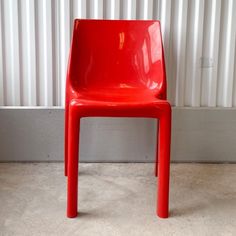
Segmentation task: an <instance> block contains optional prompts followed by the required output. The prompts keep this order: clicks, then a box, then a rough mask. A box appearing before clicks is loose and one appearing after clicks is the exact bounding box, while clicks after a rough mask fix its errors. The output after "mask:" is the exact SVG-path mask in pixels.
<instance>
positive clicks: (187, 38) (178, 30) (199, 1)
mask: <svg viewBox="0 0 236 236" xmlns="http://www.w3.org/2000/svg"><path fill="white" fill-rule="evenodd" d="M75 18H93V19H159V20H160V21H161V27H162V35H163V39H164V48H165V57H166V65H167V77H168V98H169V100H170V101H171V103H172V105H174V106H179V107H236V45H235V44H236V39H235V35H236V1H235V0H70V1H69V0H0V106H44V107H45V106H46V107H51V106H64V93H65V76H66V67H67V59H68V52H69V47H70V39H71V33H72V27H73V19H75Z"/></svg>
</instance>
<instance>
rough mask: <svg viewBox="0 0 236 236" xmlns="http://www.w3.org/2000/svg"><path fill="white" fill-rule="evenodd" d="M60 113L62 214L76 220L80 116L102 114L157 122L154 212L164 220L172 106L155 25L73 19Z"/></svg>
mask: <svg viewBox="0 0 236 236" xmlns="http://www.w3.org/2000/svg"><path fill="white" fill-rule="evenodd" d="M65 114H66V115H65V175H66V176H67V174H68V195H67V197H68V199H67V216H68V217H71V218H72V217H76V216H77V193H78V150H79V147H78V143H79V130H80V118H82V117H94V116H101V117H151V118H157V119H159V129H158V130H159V139H158V140H159V141H158V142H159V143H158V145H157V147H158V155H156V157H157V158H156V175H157V162H159V164H158V176H159V177H158V207H157V214H158V216H160V217H162V218H166V217H168V202H169V200H168V198H169V167H170V137H171V106H170V104H169V103H168V102H167V101H166V75H165V62H164V54H163V46H162V39H161V31H160V23H159V21H141V20H138V21H136V20H131V21H129V20H75V22H74V31H73V39H72V45H71V51H70V58H69V64H68V73H67V83H66V112H65ZM158 157H159V158H158ZM158 159H159V160H158Z"/></svg>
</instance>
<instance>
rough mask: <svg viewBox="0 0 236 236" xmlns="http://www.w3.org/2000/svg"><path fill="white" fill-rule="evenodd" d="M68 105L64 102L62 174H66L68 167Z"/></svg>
mask: <svg viewBox="0 0 236 236" xmlns="http://www.w3.org/2000/svg"><path fill="white" fill-rule="evenodd" d="M68 108H69V106H68V105H67V104H66V107H65V140H64V142H65V143H64V174H65V176H67V172H68V171H67V168H68V115H69V114H68V113H69V112H68V110H69V109H68Z"/></svg>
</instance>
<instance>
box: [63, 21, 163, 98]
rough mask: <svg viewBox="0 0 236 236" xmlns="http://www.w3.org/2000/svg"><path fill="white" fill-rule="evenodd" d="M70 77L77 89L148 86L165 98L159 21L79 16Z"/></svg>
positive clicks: (71, 58) (70, 65)
mask: <svg viewBox="0 0 236 236" xmlns="http://www.w3.org/2000/svg"><path fill="white" fill-rule="evenodd" d="M67 80H68V83H70V84H71V85H72V86H73V88H74V89H75V90H84V89H96V90H99V89H104V88H109V89H121V88H123V89H149V90H152V92H154V93H155V94H156V95H157V96H158V97H160V98H162V99H166V75H165V62H164V53H163V45H162V39H161V31H160V23H159V21H154V20H79V19H76V20H75V22H74V31H73V38H72V45H71V52H70V59H69V66H68V78H67Z"/></svg>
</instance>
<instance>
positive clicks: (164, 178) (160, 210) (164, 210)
mask: <svg viewBox="0 0 236 236" xmlns="http://www.w3.org/2000/svg"><path fill="white" fill-rule="evenodd" d="M170 140H171V110H167V112H166V114H164V115H163V116H162V117H161V118H160V120H159V149H158V150H159V171H158V206H157V215H158V216H159V217H161V218H167V217H168V215H169V173H170Z"/></svg>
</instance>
